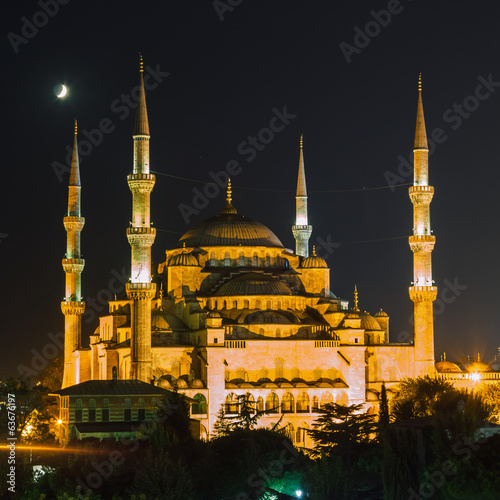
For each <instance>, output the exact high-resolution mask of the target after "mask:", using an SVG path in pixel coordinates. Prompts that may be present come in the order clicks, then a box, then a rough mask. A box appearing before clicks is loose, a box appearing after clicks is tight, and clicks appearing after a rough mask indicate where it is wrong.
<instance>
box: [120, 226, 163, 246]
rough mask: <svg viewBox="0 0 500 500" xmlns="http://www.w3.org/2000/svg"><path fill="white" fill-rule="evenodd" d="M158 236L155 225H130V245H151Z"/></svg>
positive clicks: (128, 233) (128, 234)
mask: <svg viewBox="0 0 500 500" xmlns="http://www.w3.org/2000/svg"><path fill="white" fill-rule="evenodd" d="M155 237H156V228H154V227H128V228H127V239H128V242H129V244H130V246H133V247H134V246H137V247H150V246H151V245H152V244H153V243H154V241H155Z"/></svg>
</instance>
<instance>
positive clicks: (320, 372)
mask: <svg viewBox="0 0 500 500" xmlns="http://www.w3.org/2000/svg"><path fill="white" fill-rule="evenodd" d="M322 376H323V370H321V369H319V368H316V370H314V373H313V380H319V379H320V378H321V377H322Z"/></svg>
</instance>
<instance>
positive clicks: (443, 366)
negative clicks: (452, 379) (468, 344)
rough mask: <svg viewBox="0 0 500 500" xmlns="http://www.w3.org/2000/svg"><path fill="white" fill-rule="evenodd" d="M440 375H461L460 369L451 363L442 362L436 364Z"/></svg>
mask: <svg viewBox="0 0 500 500" xmlns="http://www.w3.org/2000/svg"><path fill="white" fill-rule="evenodd" d="M436 370H437V371H438V373H461V372H462V370H460V367H459V366H458V365H456V364H455V363H452V362H451V361H440V362H439V363H436Z"/></svg>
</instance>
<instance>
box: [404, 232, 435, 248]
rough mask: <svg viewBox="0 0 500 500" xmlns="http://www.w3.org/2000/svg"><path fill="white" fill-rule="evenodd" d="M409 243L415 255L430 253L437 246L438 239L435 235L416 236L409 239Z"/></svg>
mask: <svg viewBox="0 0 500 500" xmlns="http://www.w3.org/2000/svg"><path fill="white" fill-rule="evenodd" d="M408 242H409V244H410V248H411V251H412V252H413V253H416V252H429V253H430V252H432V250H433V249H434V245H435V244H436V237H435V236H434V235H433V234H414V235H413V236H410V237H409V238H408Z"/></svg>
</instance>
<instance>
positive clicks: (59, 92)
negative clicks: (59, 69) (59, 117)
mask: <svg viewBox="0 0 500 500" xmlns="http://www.w3.org/2000/svg"><path fill="white" fill-rule="evenodd" d="M54 94H55V95H56V97H58V98H59V99H62V98H63V97H66V96H67V95H68V87H66V85H63V84H62V83H60V84H59V85H56V86H55V87H54Z"/></svg>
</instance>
